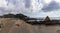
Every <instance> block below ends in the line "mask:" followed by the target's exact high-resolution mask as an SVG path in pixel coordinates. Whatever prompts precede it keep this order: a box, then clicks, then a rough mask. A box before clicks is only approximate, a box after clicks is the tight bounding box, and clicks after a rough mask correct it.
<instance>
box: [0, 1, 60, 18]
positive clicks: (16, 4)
mask: <svg viewBox="0 0 60 33" xmlns="http://www.w3.org/2000/svg"><path fill="white" fill-rule="evenodd" d="M32 7H33V8H32ZM8 13H12V14H18V13H22V14H24V15H27V16H29V17H37V18H38V17H46V16H49V17H60V0H0V15H4V14H8Z"/></svg>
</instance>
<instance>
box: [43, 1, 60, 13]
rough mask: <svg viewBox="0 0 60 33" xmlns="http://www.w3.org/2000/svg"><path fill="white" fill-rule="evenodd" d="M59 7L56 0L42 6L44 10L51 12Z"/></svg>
mask: <svg viewBox="0 0 60 33" xmlns="http://www.w3.org/2000/svg"><path fill="white" fill-rule="evenodd" d="M59 9H60V5H59V3H57V2H55V1H52V2H51V3H50V4H49V5H48V6H46V7H43V8H42V10H43V11H44V12H50V11H54V10H59Z"/></svg>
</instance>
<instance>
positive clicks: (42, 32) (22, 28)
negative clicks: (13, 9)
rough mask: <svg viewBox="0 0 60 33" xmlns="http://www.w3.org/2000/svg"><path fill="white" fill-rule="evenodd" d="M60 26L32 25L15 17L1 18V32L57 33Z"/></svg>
mask: <svg viewBox="0 0 60 33" xmlns="http://www.w3.org/2000/svg"><path fill="white" fill-rule="evenodd" d="M59 31H60V26H59V25H55V26H45V25H31V24H28V23H25V21H23V20H20V19H14V18H0V33H57V32H59Z"/></svg>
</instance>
